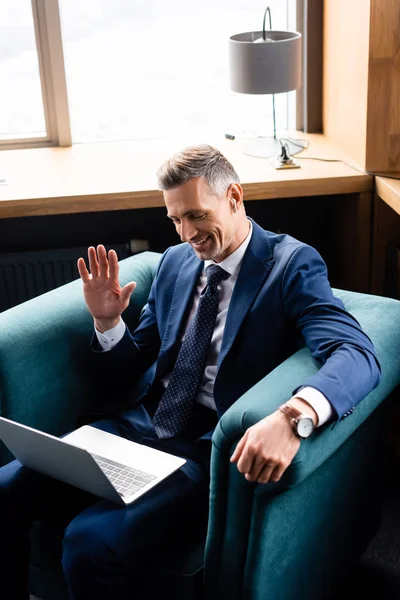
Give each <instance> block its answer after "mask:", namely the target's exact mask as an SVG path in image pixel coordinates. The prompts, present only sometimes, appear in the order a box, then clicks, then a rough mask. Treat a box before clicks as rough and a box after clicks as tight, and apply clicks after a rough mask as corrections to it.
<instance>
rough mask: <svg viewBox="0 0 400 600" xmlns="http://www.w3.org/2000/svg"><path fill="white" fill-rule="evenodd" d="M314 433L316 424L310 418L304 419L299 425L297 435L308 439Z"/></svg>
mask: <svg viewBox="0 0 400 600" xmlns="http://www.w3.org/2000/svg"><path fill="white" fill-rule="evenodd" d="M313 431H314V423H313V420H312V419H311V418H310V417H303V418H302V419H299V422H298V423H297V433H298V435H299V436H300V437H302V438H308V437H309V436H310V435H311V434H312V432H313Z"/></svg>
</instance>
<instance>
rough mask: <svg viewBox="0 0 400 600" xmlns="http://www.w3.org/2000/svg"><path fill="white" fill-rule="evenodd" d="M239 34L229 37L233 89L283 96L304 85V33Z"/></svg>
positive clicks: (230, 71) (259, 32)
mask: <svg viewBox="0 0 400 600" xmlns="http://www.w3.org/2000/svg"><path fill="white" fill-rule="evenodd" d="M265 35H266V41H264V40H263V32H262V31H249V32H247V33H238V34H236V35H233V36H232V37H230V38H229V73H230V82H231V89H232V90H233V91H234V92H240V93H242V94H280V93H283V92H290V91H292V90H296V89H298V88H299V87H300V86H301V34H300V33H297V32H292V31H266V32H265Z"/></svg>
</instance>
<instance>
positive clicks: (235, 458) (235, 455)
mask: <svg viewBox="0 0 400 600" xmlns="http://www.w3.org/2000/svg"><path fill="white" fill-rule="evenodd" d="M245 443H246V434H245V435H244V436H243V437H242V439H240V440H239V442H238V445H237V446H236V448H235V451H234V453H233V454H232V456H231V462H237V461H238V460H239V458H240V455H241V454H242V450H243V448H244V445H245Z"/></svg>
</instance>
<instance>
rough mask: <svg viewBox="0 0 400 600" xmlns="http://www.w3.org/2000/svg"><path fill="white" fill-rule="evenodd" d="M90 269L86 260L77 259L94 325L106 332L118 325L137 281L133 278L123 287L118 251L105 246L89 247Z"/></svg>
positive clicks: (84, 293)
mask: <svg viewBox="0 0 400 600" xmlns="http://www.w3.org/2000/svg"><path fill="white" fill-rule="evenodd" d="M88 259H89V269H90V272H89V271H88V270H87V268H86V264H85V260H84V259H83V258H79V259H78V271H79V275H80V276H81V279H82V281H83V295H84V298H85V302H86V304H87V307H88V309H89V312H90V314H91V315H92V316H93V318H94V324H95V327H96V329H97V330H98V331H100V332H101V333H103V332H104V331H107V330H108V329H112V328H113V327H115V326H116V325H118V323H119V320H120V317H121V314H122V313H123V312H124V310H125V309H126V307H127V306H128V304H129V299H130V297H131V294H132V292H133V290H134V289H135V287H136V283H134V282H133V281H131V282H130V283H127V284H126V285H125V286H124V287H123V288H121V286H120V284H119V279H118V274H119V265H118V257H117V253H116V252H115V250H110V251H109V252H108V256H107V251H106V249H105V248H104V246H102V245H100V246H97V251H96V249H95V248H93V246H91V247H90V248H89V249H88Z"/></svg>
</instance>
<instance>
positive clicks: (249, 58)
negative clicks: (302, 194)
mask: <svg viewBox="0 0 400 600" xmlns="http://www.w3.org/2000/svg"><path fill="white" fill-rule="evenodd" d="M267 13H268V14H269V24H270V30H267V31H266V30H265V20H266V16H267ZM301 60H302V47H301V34H300V33H297V32H293V31H273V30H272V28H271V11H270V9H269V7H267V9H266V11H265V13H264V21H263V30H262V31H249V32H246V33H237V34H235V35H232V36H231V37H230V38H229V74H230V87H231V89H232V90H233V91H234V92H239V93H241V94H272V102H273V127H274V134H273V137H272V136H271V137H259V138H257V139H255V140H251V141H250V142H248V143H247V144H246V145H245V146H244V148H243V152H244V153H245V154H249V155H250V156H257V157H261V158H270V157H282V156H283V157H285V156H286V157H287V158H288V160H289V162H290V160H291V159H290V155H291V154H296V153H297V152H301V150H302V149H303V148H304V147H305V146H302V145H301V144H297V143H293V142H292V141H291V140H290V138H281V137H279V138H277V136H276V118H275V96H274V94H281V93H283V92H290V91H292V90H296V89H298V88H299V87H300V86H301V67H302V63H301ZM278 162H279V160H278ZM292 163H293V161H292ZM276 166H277V165H276ZM288 166H289V164H288ZM293 166H297V165H295V164H293Z"/></svg>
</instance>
